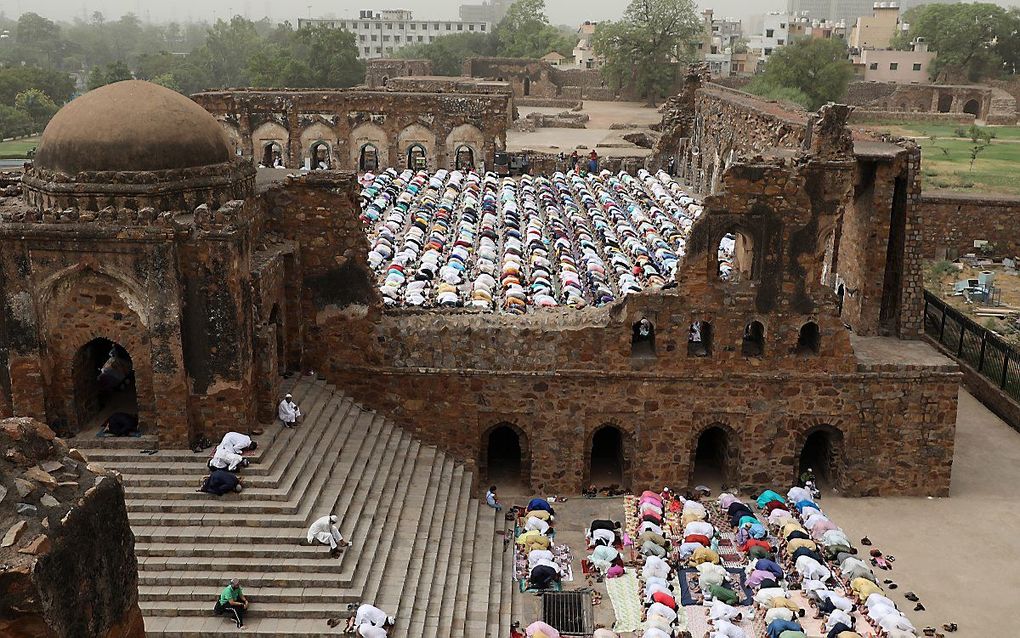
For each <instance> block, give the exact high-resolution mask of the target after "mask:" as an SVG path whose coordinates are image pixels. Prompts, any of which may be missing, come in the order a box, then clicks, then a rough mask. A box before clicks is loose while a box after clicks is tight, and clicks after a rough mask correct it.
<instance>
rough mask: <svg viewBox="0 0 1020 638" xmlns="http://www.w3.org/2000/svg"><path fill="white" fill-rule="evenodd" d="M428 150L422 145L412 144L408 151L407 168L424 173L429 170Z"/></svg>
mask: <svg viewBox="0 0 1020 638" xmlns="http://www.w3.org/2000/svg"><path fill="white" fill-rule="evenodd" d="M428 165H429V156H428V150H426V148H425V147H424V146H422V145H421V144H412V145H411V146H409V147H408V149H407V168H409V169H411V170H415V171H424V170H426V169H427V168H428Z"/></svg>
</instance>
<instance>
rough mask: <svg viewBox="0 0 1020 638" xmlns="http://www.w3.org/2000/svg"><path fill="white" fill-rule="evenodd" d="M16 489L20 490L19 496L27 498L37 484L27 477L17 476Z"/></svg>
mask: <svg viewBox="0 0 1020 638" xmlns="http://www.w3.org/2000/svg"><path fill="white" fill-rule="evenodd" d="M14 489H16V490H17V491H18V497H19V498H25V497H26V496H28V495H29V494H31V493H32V490H34V489H35V485H33V484H32V483H31V482H29V481H26V480H25V479H20V478H16V479H14Z"/></svg>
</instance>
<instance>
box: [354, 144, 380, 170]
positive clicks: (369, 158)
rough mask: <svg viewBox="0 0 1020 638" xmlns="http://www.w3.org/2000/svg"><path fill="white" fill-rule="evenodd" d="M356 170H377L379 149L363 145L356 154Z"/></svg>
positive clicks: (370, 145) (371, 145)
mask: <svg viewBox="0 0 1020 638" xmlns="http://www.w3.org/2000/svg"><path fill="white" fill-rule="evenodd" d="M358 169H359V170H360V171H362V172H365V171H376V170H379V149H378V148H376V146H375V144H365V145H363V146H362V147H361V151H360V152H359V154H358Z"/></svg>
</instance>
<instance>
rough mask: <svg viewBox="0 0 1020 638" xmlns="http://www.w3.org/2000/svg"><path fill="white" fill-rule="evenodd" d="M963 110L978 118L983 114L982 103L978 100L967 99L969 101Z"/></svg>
mask: <svg viewBox="0 0 1020 638" xmlns="http://www.w3.org/2000/svg"><path fill="white" fill-rule="evenodd" d="M963 112H964V113H970V114H971V115H973V116H974V117H975V118H978V117H980V116H981V103H980V102H978V101H977V100H967V103H966V104H964V105H963Z"/></svg>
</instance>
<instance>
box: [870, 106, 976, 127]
mask: <svg viewBox="0 0 1020 638" xmlns="http://www.w3.org/2000/svg"><path fill="white" fill-rule="evenodd" d="M974 120H975V118H974V116H973V115H971V114H970V113H919V112H910V113H905V112H903V111H880V110H871V109H868V110H865V109H855V110H854V112H853V113H852V114H851V115H850V122H851V123H853V124H866V123H868V122H890V121H891V122H935V123H943V124H967V125H970V124H973V123H974Z"/></svg>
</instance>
